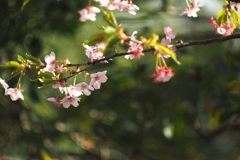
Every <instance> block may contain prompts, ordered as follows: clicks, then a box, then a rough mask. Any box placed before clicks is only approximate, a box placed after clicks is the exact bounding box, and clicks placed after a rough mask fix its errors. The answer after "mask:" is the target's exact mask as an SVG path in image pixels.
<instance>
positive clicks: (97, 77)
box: [47, 71, 108, 108]
mask: <svg viewBox="0 0 240 160" xmlns="http://www.w3.org/2000/svg"><path fill="white" fill-rule="evenodd" d="M106 73H107V71H103V72H97V73H93V74H91V75H90V76H91V81H90V84H87V83H86V82H81V83H78V84H76V85H69V86H66V87H65V86H62V84H64V85H66V84H65V83H61V82H59V81H57V83H53V85H52V87H53V88H59V91H60V92H61V94H64V97H63V98H62V99H61V98H59V97H57V98H54V97H50V98H48V99H47V100H48V101H51V102H53V103H54V104H55V105H57V106H60V105H63V107H64V108H68V107H69V106H70V105H73V106H74V107H77V106H78V103H79V101H80V96H81V95H83V94H85V95H86V96H89V95H90V94H91V91H94V89H100V87H101V83H105V82H106V81H107V79H108V78H107V76H106Z"/></svg>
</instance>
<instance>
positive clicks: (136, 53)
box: [124, 42, 144, 59]
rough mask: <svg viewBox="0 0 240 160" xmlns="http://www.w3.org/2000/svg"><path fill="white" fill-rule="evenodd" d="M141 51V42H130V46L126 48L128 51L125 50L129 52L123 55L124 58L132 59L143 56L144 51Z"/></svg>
mask: <svg viewBox="0 0 240 160" xmlns="http://www.w3.org/2000/svg"><path fill="white" fill-rule="evenodd" d="M142 51H143V47H142V44H139V43H135V42H132V43H130V47H129V48H128V51H127V52H128V53H131V54H128V55H125V56H124V57H125V58H126V59H133V58H137V59H140V57H141V56H144V53H143V52H142Z"/></svg>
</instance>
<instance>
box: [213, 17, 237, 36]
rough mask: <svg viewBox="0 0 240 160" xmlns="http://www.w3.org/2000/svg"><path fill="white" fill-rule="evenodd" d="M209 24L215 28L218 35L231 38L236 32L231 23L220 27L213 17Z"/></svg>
mask: <svg viewBox="0 0 240 160" xmlns="http://www.w3.org/2000/svg"><path fill="white" fill-rule="evenodd" d="M209 24H210V26H213V27H214V28H215V33H216V34H221V35H224V36H229V35H231V34H232V33H233V31H234V29H233V28H232V26H231V25H230V24H229V23H228V24H224V25H218V24H217V22H216V20H215V19H214V18H213V17H211V19H210V20H209Z"/></svg>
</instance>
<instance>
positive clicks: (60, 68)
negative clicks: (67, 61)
mask: <svg viewBox="0 0 240 160" xmlns="http://www.w3.org/2000/svg"><path fill="white" fill-rule="evenodd" d="M64 69H65V68H64V66H63V64H61V65H57V67H56V70H57V72H58V73H61V72H63V70H64Z"/></svg>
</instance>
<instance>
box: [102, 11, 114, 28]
mask: <svg viewBox="0 0 240 160" xmlns="http://www.w3.org/2000/svg"><path fill="white" fill-rule="evenodd" d="M102 12H103V18H104V20H105V21H106V22H107V23H108V24H109V25H111V26H112V27H114V28H118V24H117V20H116V18H115V16H114V15H113V13H112V12H107V11H105V10H102Z"/></svg>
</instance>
